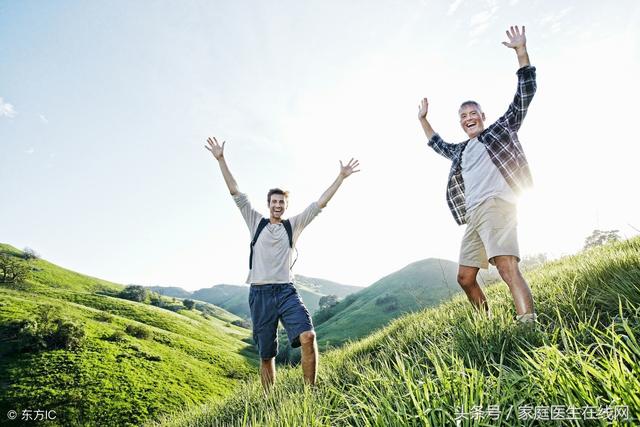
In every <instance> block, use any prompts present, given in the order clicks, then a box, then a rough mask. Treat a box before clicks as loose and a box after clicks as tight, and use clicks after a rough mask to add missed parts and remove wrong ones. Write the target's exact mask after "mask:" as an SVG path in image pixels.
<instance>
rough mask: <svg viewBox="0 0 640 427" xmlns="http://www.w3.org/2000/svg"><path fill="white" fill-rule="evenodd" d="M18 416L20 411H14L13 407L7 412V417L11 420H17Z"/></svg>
mask: <svg viewBox="0 0 640 427" xmlns="http://www.w3.org/2000/svg"><path fill="white" fill-rule="evenodd" d="M17 416H18V413H17V412H16V411H14V410H13V409H12V410H10V411H9V412H7V417H8V418H9V419H10V420H15V419H16V417H17Z"/></svg>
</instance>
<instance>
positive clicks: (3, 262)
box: [0, 254, 29, 284]
mask: <svg viewBox="0 0 640 427" xmlns="http://www.w3.org/2000/svg"><path fill="white" fill-rule="evenodd" d="M28 277H29V266H28V265H26V264H25V263H23V262H20V261H18V260H17V259H14V257H11V256H8V255H7V254H0V283H9V284H16V283H21V282H24V281H25V280H26V279H27V278H28Z"/></svg>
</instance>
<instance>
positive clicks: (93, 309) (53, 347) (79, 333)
mask: <svg viewBox="0 0 640 427" xmlns="http://www.w3.org/2000/svg"><path fill="white" fill-rule="evenodd" d="M1 254H4V256H6V257H8V258H6V259H10V260H12V261H14V262H17V263H18V264H20V265H27V266H28V268H29V269H30V271H31V274H30V277H29V278H28V279H27V280H25V281H22V282H20V283H17V284H6V283H4V284H0V414H2V415H1V416H2V422H5V421H7V422H8V419H7V418H5V417H6V414H7V411H9V410H16V411H17V412H18V413H20V412H21V411H22V410H23V409H32V410H36V409H48V410H55V411H56V413H57V419H56V421H55V422H53V423H51V424H48V425H109V426H112V425H113V426H115V425H118V426H120V425H140V424H142V423H144V422H145V421H146V420H148V419H150V418H156V417H158V416H160V415H161V414H165V413H168V412H171V411H173V410H175V409H176V408H179V407H184V406H189V405H196V404H200V403H202V402H205V401H211V400H216V399H221V398H223V397H225V396H228V395H229V394H230V393H231V392H232V391H233V390H234V389H235V388H236V387H237V386H238V384H239V383H240V382H241V381H242V380H245V379H247V378H249V377H251V376H253V375H255V370H256V366H257V355H256V354H255V352H254V349H253V347H252V346H251V345H250V344H248V342H250V341H249V340H250V331H249V330H247V329H244V328H241V327H237V326H235V325H233V324H232V322H234V321H237V320H240V319H239V318H238V317H237V316H235V315H233V314H231V313H228V312H226V311H224V310H222V309H220V308H217V307H213V306H210V305H202V304H201V305H199V306H198V307H199V308H200V309H201V310H186V309H180V310H177V312H174V311H169V310H166V309H162V308H159V307H155V306H152V305H148V304H143V303H139V302H133V301H129V300H124V299H120V298H116V297H114V296H112V295H115V294H117V293H118V292H120V291H121V290H122V289H123V288H124V286H122V285H118V284H116V283H111V282H107V281H104V280H100V279H96V278H93V277H89V276H85V275H82V274H78V273H75V272H72V271H69V270H66V269H63V268H61V267H58V266H56V265H53V264H51V263H49V262H47V261H45V260H41V259H35V260H30V261H28V262H27V261H25V260H23V259H22V253H21V251H19V250H17V249H15V248H13V247H11V246H9V245H4V244H0V255H1ZM178 304H179V303H178ZM174 308H175V307H174ZM18 424H19V423H18V422H16V423H15V425H18ZM9 425H12V424H9Z"/></svg>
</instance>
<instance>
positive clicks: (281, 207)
mask: <svg viewBox="0 0 640 427" xmlns="http://www.w3.org/2000/svg"><path fill="white" fill-rule="evenodd" d="M286 209H287V196H286V195H285V194H271V195H270V196H269V215H270V216H271V220H272V221H276V222H280V221H281V220H282V215H284V211H285V210H286Z"/></svg>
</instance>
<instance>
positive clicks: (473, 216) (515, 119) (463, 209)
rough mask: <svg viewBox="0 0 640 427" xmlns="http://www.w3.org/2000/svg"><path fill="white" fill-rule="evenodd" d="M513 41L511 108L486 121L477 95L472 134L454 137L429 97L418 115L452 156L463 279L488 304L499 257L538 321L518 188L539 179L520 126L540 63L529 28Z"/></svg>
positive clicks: (469, 112)
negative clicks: (525, 263) (533, 60)
mask: <svg viewBox="0 0 640 427" xmlns="http://www.w3.org/2000/svg"><path fill="white" fill-rule="evenodd" d="M507 37H508V38H509V41H508V42H503V43H502V44H504V45H505V46H507V47H509V48H512V49H514V50H515V52H516V54H517V56H518V63H519V66H520V67H519V69H518V72H517V75H518V88H517V90H516V95H515V97H514V99H513V102H512V103H511V104H510V105H509V108H508V109H507V112H506V113H505V114H504V115H503V116H502V117H500V118H499V119H498V120H497V121H496V122H495V123H493V124H492V125H491V126H489V127H488V128H486V129H485V115H484V113H483V112H482V109H481V108H480V105H479V104H478V103H477V102H475V101H466V102H464V103H463V104H462V105H461V106H460V110H459V111H458V114H459V117H460V125H461V126H462V129H463V130H464V131H465V133H466V134H467V136H468V137H469V139H468V140H466V141H465V142H462V143H460V144H449V143H446V142H444V141H443V140H442V138H440V135H438V134H437V133H436V132H435V131H434V130H433V128H432V127H431V124H430V123H429V121H428V120H427V112H428V109H429V103H428V101H427V98H424V99H423V100H422V102H421V104H420V106H419V111H418V118H419V120H420V124H421V125H422V128H423V130H424V132H425V134H426V135H427V138H429V146H430V147H432V148H433V149H434V150H435V151H436V152H437V153H439V154H441V155H442V156H444V157H446V158H447V159H449V160H452V162H453V164H452V165H451V171H450V172H449V183H448V186H447V203H448V205H449V208H450V210H451V213H452V214H453V217H454V219H455V220H456V222H457V223H458V224H459V225H462V224H467V229H466V231H465V234H464V237H463V238H462V245H461V248H460V261H459V263H460V266H459V270H458V283H459V284H460V286H461V287H462V289H463V290H464V291H465V293H466V294H467V297H468V298H469V300H470V301H471V303H472V304H473V305H474V306H475V307H477V308H478V309H484V310H488V308H489V307H488V304H487V299H486V297H485V295H484V293H483V292H482V289H481V288H480V286H479V285H478V282H477V280H476V278H477V275H478V271H479V269H480V268H487V267H488V263H487V262H491V263H492V264H493V265H495V266H496V267H497V269H498V272H499V273H500V276H501V277H502V279H503V280H504V281H505V282H506V283H507V285H508V286H509V290H510V291H511V295H512V296H513V301H514V304H515V307H516V312H517V317H516V318H517V319H518V320H520V321H522V322H534V321H535V319H536V315H535V313H534V308H533V297H532V296H531V291H530V290H529V286H528V285H527V282H526V281H525V280H524V278H523V277H522V274H521V273H520V270H519V268H518V262H519V261H520V253H519V249H518V238H517V232H516V231H517V230H516V225H517V219H516V205H515V203H516V196H517V195H518V194H519V193H520V192H521V191H522V190H523V189H525V188H527V187H529V186H531V174H530V172H529V165H528V163H527V159H526V157H525V155H524V152H523V150H522V146H521V145H520V142H519V141H518V135H517V131H518V129H519V128H520V125H521V124H522V120H523V119H524V117H525V115H526V114H527V108H528V107H529V103H530V102H531V99H532V98H533V95H534V93H535V91H536V73H535V67H532V66H531V65H530V63H529V55H528V54H527V40H526V37H525V29H524V26H523V27H522V31H520V28H518V27H517V26H516V27H511V28H510V30H507Z"/></svg>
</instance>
